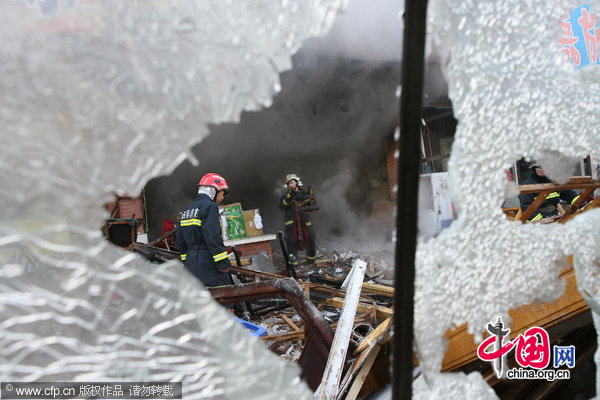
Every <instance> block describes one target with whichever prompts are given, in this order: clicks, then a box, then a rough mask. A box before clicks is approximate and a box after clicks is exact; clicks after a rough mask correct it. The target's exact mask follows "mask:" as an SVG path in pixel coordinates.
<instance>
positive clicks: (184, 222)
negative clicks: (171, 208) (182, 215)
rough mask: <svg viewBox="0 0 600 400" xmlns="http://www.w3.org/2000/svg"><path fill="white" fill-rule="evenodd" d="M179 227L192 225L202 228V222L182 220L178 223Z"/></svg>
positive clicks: (194, 219) (193, 219)
mask: <svg viewBox="0 0 600 400" xmlns="http://www.w3.org/2000/svg"><path fill="white" fill-rule="evenodd" d="M179 225H181V226H192V225H196V226H202V221H201V220H199V219H197V218H192V219H182V220H181V221H180V223H179Z"/></svg>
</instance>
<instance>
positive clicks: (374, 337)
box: [354, 317, 392, 355]
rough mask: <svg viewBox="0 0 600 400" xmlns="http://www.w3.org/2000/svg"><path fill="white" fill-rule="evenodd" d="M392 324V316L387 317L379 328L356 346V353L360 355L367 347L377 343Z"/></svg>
mask: <svg viewBox="0 0 600 400" xmlns="http://www.w3.org/2000/svg"><path fill="white" fill-rule="evenodd" d="M391 326H392V317H390V318H386V319H385V320H384V321H383V322H382V323H381V324H379V326H378V327H377V328H375V329H374V330H373V331H371V332H370V333H369V334H368V335H367V336H366V337H365V338H364V339H363V340H362V341H361V342H360V343H359V344H358V346H357V347H356V350H354V355H358V354H359V353H361V352H362V351H363V350H364V349H366V348H367V347H370V346H373V345H374V344H376V343H377V342H378V341H379V340H380V339H381V337H382V336H383V335H385V334H386V333H387V332H388V331H389V329H390V327H391Z"/></svg>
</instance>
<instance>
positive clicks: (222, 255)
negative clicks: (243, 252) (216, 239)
mask: <svg viewBox="0 0 600 400" xmlns="http://www.w3.org/2000/svg"><path fill="white" fill-rule="evenodd" d="M227 257H228V254H227V252H226V251H224V252H222V253H219V254H217V255H216V256H213V260H215V262H216V261H221V260H224V259H226V258H227Z"/></svg>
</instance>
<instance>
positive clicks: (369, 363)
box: [344, 345, 381, 400]
mask: <svg viewBox="0 0 600 400" xmlns="http://www.w3.org/2000/svg"><path fill="white" fill-rule="evenodd" d="M380 350H381V346H379V345H375V346H373V348H372V350H370V349H367V350H365V352H367V351H368V357H367V359H366V360H365V361H364V363H363V365H362V367H361V368H360V370H359V371H358V374H356V377H355V378H354V382H353V383H352V386H351V387H350V390H348V394H347V395H346V396H345V397H344V399H345V400H356V398H357V397H358V394H359V393H360V389H362V387H363V384H364V383H365V379H367V376H368V375H369V372H370V371H371V367H373V364H374V363H375V360H376V359H377V356H378V355H379V351H380Z"/></svg>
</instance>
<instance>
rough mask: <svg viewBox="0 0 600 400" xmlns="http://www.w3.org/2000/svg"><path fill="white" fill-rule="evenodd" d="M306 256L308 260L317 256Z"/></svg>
mask: <svg viewBox="0 0 600 400" xmlns="http://www.w3.org/2000/svg"><path fill="white" fill-rule="evenodd" d="M306 258H308V259H309V260H314V259H315V258H317V256H313V257H311V256H306Z"/></svg>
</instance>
